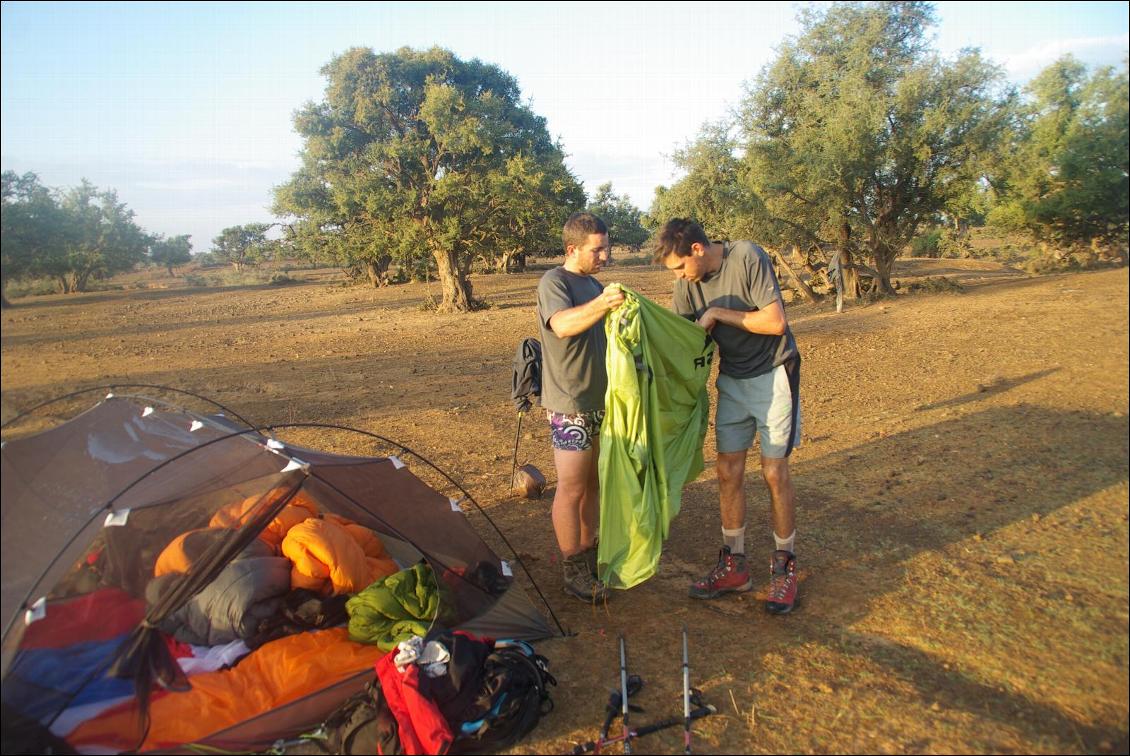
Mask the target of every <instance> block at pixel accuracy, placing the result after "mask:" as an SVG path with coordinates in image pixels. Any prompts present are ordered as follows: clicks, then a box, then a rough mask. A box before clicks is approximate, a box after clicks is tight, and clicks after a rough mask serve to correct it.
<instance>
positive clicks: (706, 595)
mask: <svg viewBox="0 0 1130 756" xmlns="http://www.w3.org/2000/svg"><path fill="white" fill-rule="evenodd" d="M752 587H753V581H751V580H750V579H749V565H748V564H746V561H745V554H732V553H730V547H729V546H723V547H722V550H721V551H719V552H718V564H716V565H715V566H714V569H712V570H711V571H710V572H709V573H707V575H706V577H703V578H700V579H698V580H696V581H695V582H693V583H691V590H690V594H691V598H697V599H711V598H715V597H716V596H721V595H722V594H723V593H741V592H743V591H748V590H749V589H750V588H752Z"/></svg>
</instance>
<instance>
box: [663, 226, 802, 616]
mask: <svg viewBox="0 0 1130 756" xmlns="http://www.w3.org/2000/svg"><path fill="white" fill-rule="evenodd" d="M652 247H653V249H654V251H655V261H656V262H659V263H662V264H663V265H664V266H665V267H666V268H667V269H668V270H669V271H671V272H672V273H673V274H674V275H675V293H674V297H673V306H674V309H675V311H676V312H677V313H679V314H680V315H683V316H685V317H688V318H690V319H693V320H695V321H696V322H697V323H698V324H699V325H700V326H702V327H703V328H705V329H706V330H707V331H709V332H710V335H711V337H712V338H713V339H714V341H715V343H717V345H718V352H719V354H720V355H721V358H722V359H721V363H720V367H719V373H718V383H717V387H718V407H717V409H716V410H715V423H714V426H715V435H716V439H717V442H718V498H719V505H720V507H721V510H722V543H723V546H722V549H721V552H720V554H719V558H718V564H717V566H715V567H714V569H713V570H711V571H710V572H709V573H707V575H706V576H705V577H703V578H701V579H700V580H697V581H695V582H694V583H693V584H692V585H691V588H690V595H691V596H692V597H694V598H704V599H705V598H714V597H716V596H719V595H721V594H723V593H729V592H733V591H748V590H750V589H751V588H752V587H753V582H752V581H751V579H750V576H749V566H748V564H747V562H746V557H745V509H746V506H745V492H744V487H743V483H744V480H745V464H746V455H747V453H748V451H749V449H750V447H751V446H752V445H753V437H754V434H755V433H756V434H758V435H759V436H760V443H761V475H762V477H763V478H764V480H765V484H766V486H767V487H768V488H769V498H770V502H771V510H772V518H771V519H772V523H773V539H774V542H775V546H776V550H775V551H774V552H773V556H772V557H771V558H770V563H769V574H770V578H769V598H768V601H767V602H766V605H765V606H766V609H767V610H768V611H770V612H772V613H774V614H785V613H787V612H789V611H792V608H793V605H794V602H795V600H796V556H795V553H794V543H795V538H796V527H795V526H796V515H795V494H794V491H793V484H792V480H791V478H790V477H789V454H790V453H791V452H792V450H793V448H794V447H795V446H796V445H797V443H798V441H799V439H800V394H799V392H800V352H799V351H798V350H797V346H796V341H795V340H794V339H793V334H792V331H791V330H790V329H789V324H788V321H787V320H786V319H785V306H784V303H783V302H782V300H781V289H780V287H779V285H778V283H777V278H776V276H775V275H774V273H773V264H772V261H771V260H770V259H769V256H768V255H767V254H766V253H765V251H764V250H763V249H761V247H759V246H757V245H756V244H753V243H752V242H748V241H738V242H717V241H713V242H712V241H710V239H709V238H708V237H707V236H706V234H705V232H704V231H703V230H702V227H701V226H700V225H698V224H697V223H695V222H694V221H692V220H687V219H683V218H676V219H674V220H671V221H669V222H668V223H666V224H665V225H664V226H663V228H662V229H660V231H659V232H658V233H657V234H656V235H655V237H654V239H653V240H652Z"/></svg>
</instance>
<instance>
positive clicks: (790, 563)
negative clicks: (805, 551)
mask: <svg viewBox="0 0 1130 756" xmlns="http://www.w3.org/2000/svg"><path fill="white" fill-rule="evenodd" d="M795 603H796V556H795V555H794V554H793V553H792V552H791V551H774V552H773V558H772V559H770V560H769V597H768V598H767V599H766V601H765V611H767V612H769V613H770V614H788V613H789V612H791V611H792V610H793V605H794V604H795Z"/></svg>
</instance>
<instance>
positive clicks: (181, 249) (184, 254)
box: [149, 234, 192, 276]
mask: <svg viewBox="0 0 1130 756" xmlns="http://www.w3.org/2000/svg"><path fill="white" fill-rule="evenodd" d="M149 259H150V261H152V262H153V263H154V264H155V265H161V266H163V267H164V268H165V269H167V270H168V271H169V275H170V276H171V275H173V268H174V267H176V266H177V265H184V264H185V263H187V262H189V261H191V260H192V242H190V241H189V234H182V235H180V236H173V237H170V238H168V239H166V238H165V237H164V236H163V235H161V234H155V235H154V236H153V238H152V240H151V241H150V242H149Z"/></svg>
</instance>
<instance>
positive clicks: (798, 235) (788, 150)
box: [740, 2, 1012, 292]
mask: <svg viewBox="0 0 1130 756" xmlns="http://www.w3.org/2000/svg"><path fill="white" fill-rule="evenodd" d="M933 21H934V13H933V10H932V8H931V6H929V5H928V4H926V3H921V2H881V3H835V4H832V5H830V6H827V7H825V8H823V9H817V10H806V11H803V12H802V15H801V24H802V31H801V33H800V34H799V36H798V37H796V38H795V39H792V40H789V41H787V42H785V43H784V44H783V45H782V46H781V48H780V51H779V53H778V55H777V58H776V59H775V60H774V61H773V62H771V63H770V64H769V65H768V66H767V67H766V69H765V70H764V71H763V72H762V73H761V75H760V76H759V77H758V79H757V80H756V84H755V86H754V87H753V88H752V89H751V91H750V92H749V94H748V96H747V98H746V100H745V102H744V103H743V108H742V115H741V119H740V127H741V129H742V135H743V140H742V141H743V147H744V151H745V154H744V162H745V171H744V173H743V180H744V181H745V182H746V186H747V187H748V189H749V190H750V191H751V192H752V193H753V194H754V195H756V197H757V198H758V203H756V205H755V207H754V210H755V211H756V212H758V213H759V214H760V215H761V217H760V218H755V221H756V222H757V224H758V225H759V226H761V227H763V228H766V229H768V230H769V231H770V233H772V234H774V235H775V236H776V238H770V239H766V241H768V242H769V243H772V244H778V245H782V246H783V245H784V244H788V243H798V244H801V245H802V246H807V245H808V244H811V243H814V242H826V243H830V242H833V241H834V239H835V234H836V233H837V232H838V230H839V229H841V228H842V227H843V224H844V223H847V224H849V225H850V227H851V232H852V233H851V238H852V239H853V240H858V244H859V246H860V247H861V248H862V250H863V251H864V252H865V253H866V254H867V255H869V256H870V257H871V258H872V259H873V261H874V266H875V269H876V270H877V271H878V273H879V278H880V286H881V287H882V289H883V290H884V291H886V292H891V291H893V289H892V288H891V283H890V281H891V269H892V265H893V263H894V260H895V258H896V257H897V256H898V255H899V254H900V252H901V251H902V249H903V247H904V246H905V245H906V244H907V243H908V242H909V241H910V240H911V239H912V238H913V237H914V235H915V232H916V231H917V230H918V228H919V226H920V224H922V223H924V222H928V221H930V220H932V219H933V218H934V217H935V216H936V215H937V214H938V213H939V212H941V211H943V210H944V209H945V208H946V207H947V205H948V204H949V203H951V201H953V200H955V198H956V196H957V195H958V194H961V193H963V192H966V191H967V190H968V187H969V185H970V182H972V181H974V180H976V178H977V175H978V172H979V171H980V170H981V164H980V156H982V155H984V154H986V153H988V152H991V150H992V149H993V148H994V146H995V144H996V142H997V140H998V139H999V138H1000V135H1001V133H1002V130H1003V129H1004V127H1005V125H1006V124H1007V123H1008V119H1009V118H1010V114H1011V112H1012V109H1011V108H1010V107H1009V102H1010V97H1011V94H1010V93H1009V92H1007V91H1005V90H1003V89H1002V88H1001V84H1002V82H1003V76H1002V74H1001V72H1000V70H999V69H998V68H996V67H995V66H992V65H990V64H989V63H988V62H986V61H985V60H984V59H982V58H981V56H980V55H979V54H978V53H977V52H975V51H963V52H962V53H961V54H959V55H958V56H957V58H956V59H954V60H952V61H944V60H942V59H940V58H939V57H938V56H937V55H936V54H935V53H934V52H932V51H931V50H930V49H929V48H928V45H927V42H928V39H929V37H928V33H927V32H928V29H929V27H930V26H931V24H932V23H933Z"/></svg>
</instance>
